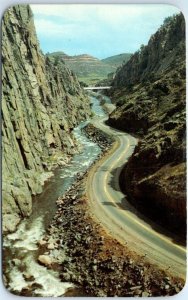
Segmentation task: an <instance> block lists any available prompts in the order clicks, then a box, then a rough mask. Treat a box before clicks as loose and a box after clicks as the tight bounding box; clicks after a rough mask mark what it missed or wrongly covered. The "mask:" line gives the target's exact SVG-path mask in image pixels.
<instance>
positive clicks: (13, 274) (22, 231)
mask: <svg viewBox="0 0 188 300" xmlns="http://www.w3.org/2000/svg"><path fill="white" fill-rule="evenodd" d="M106 99H107V101H109V100H108V98H106ZM90 100H91V104H92V110H93V112H94V114H95V116H98V117H104V116H105V113H104V111H103V109H102V108H101V106H100V101H99V100H98V99H97V98H96V97H94V96H91V97H90ZM86 124H87V122H84V123H81V124H80V125H79V126H78V127H77V128H75V129H74V134H75V137H76V139H77V141H78V142H79V143H80V144H81V145H82V151H81V152H80V153H78V154H76V155H74V156H73V158H72V160H71V161H70V163H68V164H67V165H66V166H63V167H58V168H57V169H56V170H55V171H54V176H53V177H52V178H50V179H49V180H48V181H47V182H46V183H45V185H44V188H43V192H42V193H41V194H40V195H37V196H35V197H34V199H33V212H32V214H31V216H30V217H29V218H27V219H25V220H23V221H22V222H21V224H20V225H19V226H18V229H17V231H16V232H15V233H12V234H9V235H8V236H6V238H4V241H3V248H4V251H3V253H4V267H5V268H4V269H5V273H6V275H7V277H8V279H9V280H8V281H9V288H8V289H9V290H10V291H11V292H13V293H15V294H19V293H20V292H21V291H22V290H23V289H24V288H28V278H27V277H26V276H25V275H27V274H28V275H29V276H30V275H32V276H33V277H32V280H31V278H30V282H29V284H30V285H32V284H34V285H35V292H36V293H37V294H38V295H40V296H48V297H49V296H52V297H58V296H61V295H63V294H64V293H65V292H66V290H67V289H68V288H70V287H73V284H72V283H67V282H66V283H64V282H61V281H60V279H59V276H58V271H53V270H49V269H47V268H46V267H44V266H41V265H39V264H38V263H37V256H38V254H39V253H38V246H37V242H38V241H39V240H40V239H41V238H42V236H43V235H44V233H45V229H46V228H47V227H48V225H49V224H50V222H51V220H52V218H53V216H54V214H55V211H56V203H55V202H56V200H57V198H58V197H59V196H62V195H63V194H64V193H65V191H66V190H67V189H68V188H69V187H70V186H71V185H72V184H73V182H74V181H75V180H76V175H77V174H78V173H80V172H83V171H85V170H86V169H87V168H88V167H89V166H90V165H91V164H92V163H93V161H94V160H95V159H97V157H98V155H99V154H100V152H101V150H100V148H99V147H98V145H97V144H95V143H93V142H91V141H89V140H88V139H87V138H86V137H85V135H84V134H83V133H82V131H81V129H82V128H83V127H84V126H85V125H86ZM36 284H37V289H36Z"/></svg>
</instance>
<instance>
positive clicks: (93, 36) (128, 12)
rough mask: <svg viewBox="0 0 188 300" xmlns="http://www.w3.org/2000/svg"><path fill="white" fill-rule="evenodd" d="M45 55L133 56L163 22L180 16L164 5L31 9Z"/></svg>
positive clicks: (62, 6) (67, 6) (54, 6)
mask: <svg viewBox="0 0 188 300" xmlns="http://www.w3.org/2000/svg"><path fill="white" fill-rule="evenodd" d="M30 6H31V9H32V11H33V13H34V22H35V27H36V31H37V35H38V40H39V42H40V46H41V49H42V51H43V52H44V53H47V52H55V51H63V52H65V53H66V54H68V55H79V54H86V53H87V54H90V55H92V56H95V57H97V58H99V59H102V58H106V57H109V56H113V55H116V54H120V53H134V52H135V51H137V50H138V49H139V48H140V46H141V45H142V44H144V45H146V44H147V43H148V41H149V38H150V36H151V35H152V34H154V33H155V32H156V31H157V29H158V28H159V27H160V25H161V24H162V23H163V20H164V19H165V18H166V17H168V16H172V15H173V14H177V13H179V9H178V8H176V7H175V6H172V5H164V4H132V5H129V4H124V5H123V4H115V5H113V4H112V5H107V4H104V5H100V4H99V5H96V4H64V5H62V4H60V5H54V4H52V5H30Z"/></svg>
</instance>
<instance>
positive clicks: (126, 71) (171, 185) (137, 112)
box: [109, 14, 186, 230]
mask: <svg viewBox="0 0 188 300" xmlns="http://www.w3.org/2000/svg"><path fill="white" fill-rule="evenodd" d="M111 96H112V99H113V101H114V102H115V103H116V105H117V109H116V110H115V111H114V112H113V113H112V114H111V116H110V118H109V123H110V124H111V125H113V126H115V127H118V128H120V129H123V130H125V131H127V132H131V133H134V134H136V135H137V136H138V137H139V139H140V140H139V144H138V146H137V147H136V149H135V152H134V155H133V157H132V158H131V159H130V160H129V162H128V164H127V166H126V168H125V170H124V172H123V174H122V179H121V180H122V186H123V188H124V189H126V191H127V193H128V194H129V197H130V199H131V200H132V201H133V203H134V204H135V205H138V206H139V207H141V208H142V209H143V207H144V210H147V211H148V210H149V208H153V209H154V214H153V217H155V219H156V220H159V219H160V220H162V219H164V224H165V226H166V225H167V224H168V227H170V228H171V229H173V228H175V227H177V228H178V230H179V229H180V227H181V225H182V226H183V225H184V224H185V222H186V195H185V187H186V180H185V178H186V177H185V168H186V166H185V153H186V150H185V128H186V121H185V118H186V115H185V107H186V106H185V22H184V18H183V16H182V14H179V15H176V16H173V17H170V18H168V19H166V20H165V22H164V24H163V25H162V26H161V27H160V29H159V30H158V31H157V32H156V33H155V34H154V35H153V36H151V38H150V40H149V43H148V45H147V46H142V47H141V49H140V50H139V51H137V52H136V53H135V54H134V55H132V57H131V58H130V60H129V61H128V62H127V63H126V64H125V65H124V66H123V67H122V68H121V69H120V70H119V71H118V72H117V74H116V77H115V79H114V81H113V89H112V92H111ZM149 214H150V216H151V211H150V210H149Z"/></svg>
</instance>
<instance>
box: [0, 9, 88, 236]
mask: <svg viewBox="0 0 188 300" xmlns="http://www.w3.org/2000/svg"><path fill="white" fill-rule="evenodd" d="M2 36H3V44H2V61H3V66H2V141H3V143H2V152H3V165H2V174H3V184H2V199H3V201H2V211H3V232H4V233H7V232H11V231H14V230H15V229H16V226H17V225H18V223H19V222H20V220H21V219H22V218H24V217H26V216H28V215H30V214H31V212H32V195H35V194H37V193H40V192H41V191H42V185H43V183H44V180H45V179H46V178H47V177H49V175H51V173H49V171H50V170H51V169H52V168H53V167H55V166H57V165H58V164H61V163H64V162H65V161H67V159H68V157H70V155H72V154H73V153H75V151H76V150H77V143H76V141H75V138H74V136H73V134H72V130H73V128H74V127H75V126H77V125H78V124H79V123H80V121H82V120H84V119H86V118H87V117H88V116H89V115H90V106H89V101H88V98H87V97H86V95H85V94H84V92H83V90H82V88H81V87H80V84H79V82H78V80H77V78H76V76H75V75H74V74H73V72H72V71H70V70H69V69H68V68H67V67H66V66H65V64H63V62H62V61H61V60H56V61H55V62H54V61H53V60H51V59H49V58H46V57H45V56H44V55H43V53H42V52H41V50H40V46H39V44H38V40H37V36H36V32H35V27H34V22H33V15H32V12H31V9H30V7H29V6H28V5H16V6H14V7H11V8H9V9H8V10H7V11H6V13H5V15H4V17H3V23H2Z"/></svg>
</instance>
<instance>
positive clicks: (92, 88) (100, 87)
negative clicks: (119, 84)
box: [84, 86, 111, 90]
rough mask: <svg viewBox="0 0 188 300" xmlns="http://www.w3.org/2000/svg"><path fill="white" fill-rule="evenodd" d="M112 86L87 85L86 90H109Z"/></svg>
mask: <svg viewBox="0 0 188 300" xmlns="http://www.w3.org/2000/svg"><path fill="white" fill-rule="evenodd" d="M109 89H111V86H87V87H84V90H109Z"/></svg>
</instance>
